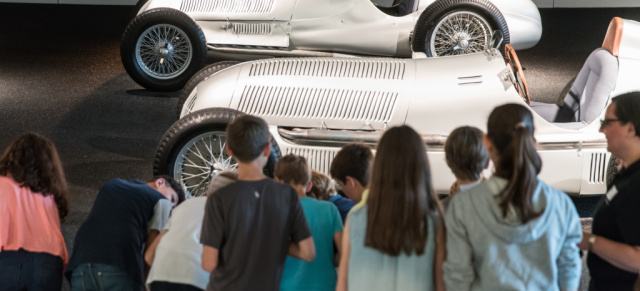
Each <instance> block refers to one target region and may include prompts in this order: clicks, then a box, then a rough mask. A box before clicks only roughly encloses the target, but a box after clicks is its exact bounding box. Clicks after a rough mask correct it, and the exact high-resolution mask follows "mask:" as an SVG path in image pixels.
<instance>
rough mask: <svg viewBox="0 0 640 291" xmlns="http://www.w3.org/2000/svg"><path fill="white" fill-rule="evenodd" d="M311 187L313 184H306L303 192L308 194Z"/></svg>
mask: <svg viewBox="0 0 640 291" xmlns="http://www.w3.org/2000/svg"><path fill="white" fill-rule="evenodd" d="M311 187H313V182H311V181H309V183H307V186H306V187H305V189H304V192H305V193H309V192H310V191H311Z"/></svg>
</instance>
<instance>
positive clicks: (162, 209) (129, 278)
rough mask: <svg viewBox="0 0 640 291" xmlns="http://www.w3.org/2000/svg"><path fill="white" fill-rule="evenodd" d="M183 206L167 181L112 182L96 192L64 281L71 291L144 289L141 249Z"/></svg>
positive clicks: (171, 182) (179, 192)
mask: <svg viewBox="0 0 640 291" xmlns="http://www.w3.org/2000/svg"><path fill="white" fill-rule="evenodd" d="M183 200H184V192H183V191H182V188H181V187H180V185H179V184H178V183H177V182H175V181H174V180H173V179H172V178H171V177H169V176H156V177H154V178H153V179H150V180H148V181H147V182H146V183H145V182H143V181H140V180H131V181H127V180H122V179H112V180H110V181H109V182H107V183H106V184H105V185H104V186H103V187H102V188H101V189H100V192H98V196H97V197H96V200H95V202H94V203H93V207H92V208H91V212H90V213H89V216H88V217H87V219H86V220H85V221H84V222H83V223H82V225H81V226H80V229H79V230H78V233H77V234H76V237H75V240H74V242H73V254H72V255H71V259H70V260H69V264H68V265H67V270H66V275H67V278H68V279H69V282H71V287H72V288H73V290H95V288H98V287H96V286H99V285H100V284H103V285H100V286H110V287H109V288H112V289H118V288H120V289H122V290H139V289H141V287H142V286H143V283H144V278H143V272H142V270H143V265H144V264H143V258H142V253H143V247H144V246H145V245H146V246H147V247H148V246H150V245H151V244H152V243H153V242H154V241H155V238H156V237H157V236H158V235H159V233H160V231H161V230H162V229H163V228H164V226H165V224H166V223H167V221H168V220H169V213H170V212H171V209H172V207H173V206H175V205H177V204H178V203H179V202H182V201H183Z"/></svg>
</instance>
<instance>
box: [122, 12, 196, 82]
mask: <svg viewBox="0 0 640 291" xmlns="http://www.w3.org/2000/svg"><path fill="white" fill-rule="evenodd" d="M158 24H170V25H173V26H176V27H178V28H180V29H181V30H182V31H184V33H185V34H186V35H187V37H188V38H189V41H190V42H191V46H192V49H193V52H192V58H191V61H190V63H189V65H188V66H187V68H186V70H185V71H184V72H182V73H180V74H179V75H177V76H175V77H173V78H171V79H158V78H155V77H153V76H150V75H148V74H147V73H145V72H144V71H143V70H142V68H141V67H140V65H139V64H138V62H137V61H136V55H135V54H136V43H137V42H138V38H139V37H140V36H141V35H142V33H143V32H144V31H145V30H147V29H148V28H150V27H152V26H154V25H158ZM120 57H121V58H122V64H123V65H124V68H125V70H126V71H127V73H128V74H129V76H131V78H132V79H133V80H134V81H136V83H138V84H140V86H142V87H145V88H147V89H149V90H152V91H176V90H178V89H180V88H182V87H183V86H184V85H185V84H186V83H187V81H188V80H189V78H190V77H191V76H192V75H193V74H195V73H196V72H197V71H198V70H200V69H201V68H202V67H203V66H204V64H205V60H206V57H207V42H206V39H205V37H204V34H203V33H202V30H201V29H200V27H199V26H198V25H197V24H196V23H195V22H194V21H193V19H191V17H189V16H188V15H186V14H184V13H183V12H181V11H179V10H176V9H171V8H156V9H151V10H147V11H145V12H143V13H141V14H140V15H138V16H136V17H135V18H134V19H133V20H132V21H131V22H130V23H129V25H127V28H126V29H125V30H124V33H123V34H122V44H121V46H120Z"/></svg>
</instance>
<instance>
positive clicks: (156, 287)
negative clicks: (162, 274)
mask: <svg viewBox="0 0 640 291" xmlns="http://www.w3.org/2000/svg"><path fill="white" fill-rule="evenodd" d="M150 287H151V288H149V289H151V291H202V289H200V288H198V287H196V286H191V285H187V284H179V283H171V282H162V281H153V282H151V286H150Z"/></svg>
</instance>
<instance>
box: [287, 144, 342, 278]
mask: <svg viewBox="0 0 640 291" xmlns="http://www.w3.org/2000/svg"><path fill="white" fill-rule="evenodd" d="M275 179H276V181H278V182H283V183H287V184H289V185H291V187H293V188H294V189H295V190H296V192H297V193H298V198H300V204H302V209H303V210H304V216H305V217H306V220H307V222H308V223H309V227H310V228H311V233H312V234H313V241H314V244H315V247H316V258H315V259H314V260H313V261H312V262H303V261H300V260H297V259H295V258H291V257H287V261H286V263H285V267H284V273H283V275H282V281H281V283H280V290H281V291H287V290H292V291H294V290H307V291H315V290H317V291H320V290H327V291H329V290H335V288H336V283H337V274H336V270H335V266H334V249H333V244H334V242H335V245H336V246H338V253H337V255H336V256H339V254H340V246H341V240H342V228H343V226H342V220H341V218H340V213H339V212H338V208H336V206H335V205H333V203H331V202H328V201H320V200H316V199H313V198H311V197H308V196H307V194H306V193H307V192H309V190H311V187H312V183H311V168H310V167H309V165H308V164H307V160H306V159H305V158H304V157H301V156H296V155H293V154H289V155H286V156H284V157H282V158H280V160H278V162H277V163H276V167H275Z"/></svg>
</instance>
